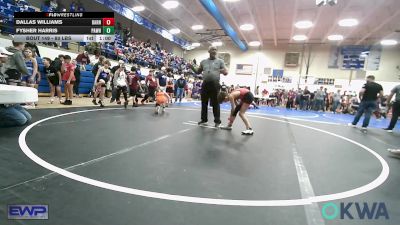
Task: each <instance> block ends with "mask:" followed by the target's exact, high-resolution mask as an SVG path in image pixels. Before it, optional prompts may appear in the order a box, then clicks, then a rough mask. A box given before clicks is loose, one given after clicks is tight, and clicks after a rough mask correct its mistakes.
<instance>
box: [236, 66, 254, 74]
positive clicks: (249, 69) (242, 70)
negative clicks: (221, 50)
mask: <svg viewBox="0 0 400 225" xmlns="http://www.w3.org/2000/svg"><path fill="white" fill-rule="evenodd" d="M252 73H253V65H252V64H236V74H239V75H251V74H252Z"/></svg>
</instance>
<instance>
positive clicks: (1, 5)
mask: <svg viewBox="0 0 400 225" xmlns="http://www.w3.org/2000/svg"><path fill="white" fill-rule="evenodd" d="M14 12H35V8H34V7H33V6H31V5H29V3H28V2H26V1H20V2H19V3H18V4H16V5H15V4H14V0H1V1H0V17H1V18H3V19H4V23H3V24H2V26H1V33H3V34H12V33H13V32H14Z"/></svg>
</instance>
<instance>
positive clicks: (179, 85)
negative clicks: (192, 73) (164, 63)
mask: <svg viewBox="0 0 400 225" xmlns="http://www.w3.org/2000/svg"><path fill="white" fill-rule="evenodd" d="M185 86H186V80H185V76H184V75H183V74H181V77H180V78H179V79H178V80H177V81H176V87H177V91H176V97H175V103H176V102H177V101H178V98H179V103H181V102H182V95H183V92H184V88H185Z"/></svg>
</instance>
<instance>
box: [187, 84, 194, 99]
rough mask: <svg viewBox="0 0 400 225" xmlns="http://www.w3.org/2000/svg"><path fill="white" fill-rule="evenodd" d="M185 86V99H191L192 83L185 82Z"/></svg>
mask: <svg viewBox="0 0 400 225" xmlns="http://www.w3.org/2000/svg"><path fill="white" fill-rule="evenodd" d="M186 86H187V93H186V97H187V98H191V97H192V93H193V82H192V81H191V80H189V81H188V82H187V84H186Z"/></svg>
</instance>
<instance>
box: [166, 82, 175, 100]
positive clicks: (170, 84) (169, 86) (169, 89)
mask: <svg viewBox="0 0 400 225" xmlns="http://www.w3.org/2000/svg"><path fill="white" fill-rule="evenodd" d="M166 91H167V94H168V95H169V100H170V103H172V98H173V97H174V80H173V78H169V79H168V84H167V90H166Z"/></svg>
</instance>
